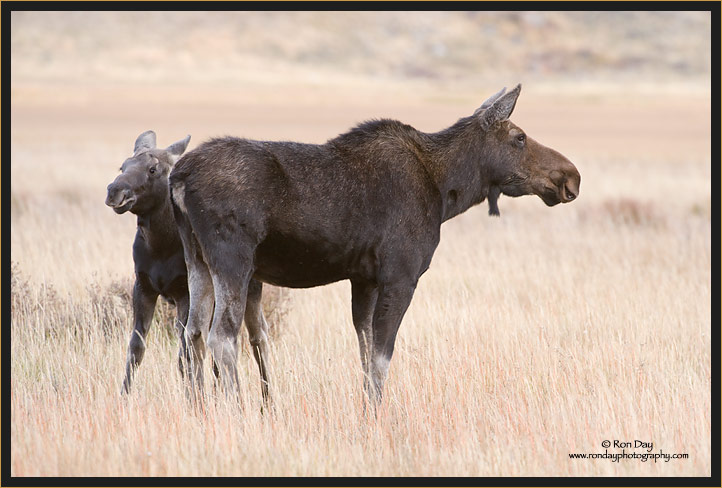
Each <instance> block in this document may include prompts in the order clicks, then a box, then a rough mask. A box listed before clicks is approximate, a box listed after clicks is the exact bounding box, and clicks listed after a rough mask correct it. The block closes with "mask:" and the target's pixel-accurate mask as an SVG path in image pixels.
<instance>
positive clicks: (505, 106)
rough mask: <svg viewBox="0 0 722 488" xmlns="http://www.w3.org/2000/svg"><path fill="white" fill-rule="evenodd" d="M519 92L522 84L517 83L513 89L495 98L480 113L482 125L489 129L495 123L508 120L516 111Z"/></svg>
mask: <svg viewBox="0 0 722 488" xmlns="http://www.w3.org/2000/svg"><path fill="white" fill-rule="evenodd" d="M519 93H521V84H519V85H516V87H515V88H514V89H513V90H512V91H510V92H509V93H507V94H505V95H501V96H499V98H497V99H496V100H494V101H493V102H492V103H491V105H490V106H489V107H488V108H487V109H486V110H484V112H483V113H481V114H480V116H481V127H482V128H483V129H484V130H487V129H488V128H489V127H491V126H492V125H494V124H495V123H497V122H502V121H504V120H507V119H508V118H509V117H510V116H511V113H512V112H513V111H514V107H515V106H516V100H517V98H519ZM492 98H493V97H492ZM484 103H486V102H484ZM482 107H483V105H482Z"/></svg>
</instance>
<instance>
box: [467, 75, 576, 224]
mask: <svg viewBox="0 0 722 488" xmlns="http://www.w3.org/2000/svg"><path fill="white" fill-rule="evenodd" d="M520 92H521V85H517V86H516V87H515V88H514V89H513V90H511V91H510V92H508V93H507V92H506V88H504V89H502V90H501V91H500V92H499V93H496V94H494V95H492V96H491V97H490V98H489V99H488V100H486V101H485V102H484V103H483V104H482V105H481V107H479V108H478V109H477V110H476V112H475V113H474V115H475V116H476V117H477V120H478V121H479V123H480V124H481V128H482V131H483V133H484V136H483V137H484V153H485V154H484V160H485V161H486V162H487V175H488V180H489V182H490V190H489V213H490V214H492V215H498V214H499V211H498V207H497V206H496V198H498V196H499V194H500V193H503V194H504V195H508V196H511V197H518V196H521V195H537V196H539V198H541V199H542V200H543V201H544V203H546V204H547V205H549V206H550V207H551V206H553V205H556V204H558V203H568V202H571V201H572V200H574V199H575V198H576V197H577V196H578V195H579V183H580V181H581V176H580V175H579V171H577V168H576V167H575V166H574V165H573V164H572V163H571V161H569V160H568V159H567V158H566V157H564V156H563V155H561V154H560V153H559V152H557V151H555V150H554V149H550V148H548V147H546V146H544V145H542V144H540V143H538V142H537V141H535V140H534V139H532V138H531V137H528V136H527V135H526V133H524V131H523V130H522V129H520V128H519V127H518V126H517V125H515V124H514V123H513V122H511V121H510V120H509V117H510V116H511V113H512V112H513V111H514V106H515V105H516V101H517V98H519V93H520Z"/></svg>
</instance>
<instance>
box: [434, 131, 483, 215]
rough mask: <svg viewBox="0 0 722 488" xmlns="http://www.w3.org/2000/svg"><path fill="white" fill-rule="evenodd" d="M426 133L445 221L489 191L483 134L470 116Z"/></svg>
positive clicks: (472, 204) (469, 206) (478, 201)
mask: <svg viewBox="0 0 722 488" xmlns="http://www.w3.org/2000/svg"><path fill="white" fill-rule="evenodd" d="M428 137H429V140H430V145H429V153H430V156H431V157H430V158H429V160H428V162H427V165H428V170H429V171H430V172H431V174H432V175H433V178H434V180H435V181H436V185H437V187H438V189H439V192H440V193H441V198H442V200H443V213H442V221H444V222H445V221H447V220H449V219H450V218H452V217H455V216H457V215H459V214H460V213H463V212H465V211H467V210H468V209H469V208H471V207H472V206H474V205H477V204H479V203H481V202H483V201H484V199H485V198H486V196H487V194H488V192H489V181H488V180H489V178H488V177H487V175H486V169H485V166H486V165H485V164H484V162H483V159H484V151H483V137H482V134H481V133H480V132H479V129H478V128H477V127H476V126H475V121H474V120H473V119H472V118H471V117H466V118H463V119H461V120H459V121H458V122H457V123H456V124H454V125H452V126H451V127H449V128H448V129H444V130H442V131H440V132H436V133H434V134H428Z"/></svg>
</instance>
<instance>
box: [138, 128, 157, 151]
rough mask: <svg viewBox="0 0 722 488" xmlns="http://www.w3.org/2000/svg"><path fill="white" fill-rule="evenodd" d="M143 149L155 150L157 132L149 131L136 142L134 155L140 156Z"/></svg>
mask: <svg viewBox="0 0 722 488" xmlns="http://www.w3.org/2000/svg"><path fill="white" fill-rule="evenodd" d="M141 149H155V132H153V131H152V130H147V131H145V132H143V133H142V134H141V135H139V136H138V138H137V139H136V140H135V147H134V148H133V154H138V151H140V150H141Z"/></svg>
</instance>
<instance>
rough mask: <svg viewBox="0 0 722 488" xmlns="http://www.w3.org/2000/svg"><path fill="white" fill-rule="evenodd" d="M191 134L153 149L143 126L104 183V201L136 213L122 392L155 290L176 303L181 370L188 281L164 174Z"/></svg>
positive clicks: (140, 349) (138, 353)
mask: <svg viewBox="0 0 722 488" xmlns="http://www.w3.org/2000/svg"><path fill="white" fill-rule="evenodd" d="M190 138H191V136H187V137H186V138H185V139H183V140H180V141H178V142H176V143H174V144H171V145H170V146H168V147H167V148H165V149H157V148H156V143H155V133H154V132H153V131H147V132H144V133H142V134H141V135H140V136H138V139H137V140H136V141H135V148H134V150H133V156H132V157H130V158H128V159H126V160H125V162H124V163H123V165H122V166H121V167H120V171H121V174H120V175H118V177H117V178H116V179H115V180H114V181H113V182H112V183H111V184H110V185H108V196H107V197H106V199H105V204H106V205H108V206H109V207H111V208H112V209H113V210H115V212H116V213H118V214H123V213H125V212H130V213H133V214H135V215H137V216H138V230H137V232H136V234H135V241H134V242H133V261H134V262H135V285H134V286H133V332H132V334H131V336H130V344H129V345H128V358H127V361H126V366H125V379H124V380H123V392H125V393H127V392H128V391H129V389H130V385H131V382H132V380H133V374H134V372H135V370H136V368H137V367H138V365H139V364H140V362H141V361H142V360H143V354H144V353H145V338H146V336H147V334H148V330H149V328H150V324H151V321H152V319H153V312H154V311H155V304H156V301H157V300H158V295H160V296H162V297H164V298H166V299H167V300H169V301H172V302H173V303H174V304H175V307H176V313H177V317H178V318H177V320H176V329H177V331H178V336H179V337H180V350H179V353H178V356H179V357H178V366H179V368H180V370H181V374H182V373H183V359H184V357H185V356H186V355H187V348H186V346H185V335H184V326H185V323H186V321H187V320H188V306H189V300H188V283H187V278H186V276H187V273H186V265H185V260H184V258H183V246H182V244H181V241H180V237H179V235H178V229H177V227H176V224H175V220H174V219H173V212H172V209H171V205H170V194H169V190H168V174H169V173H170V170H171V168H172V167H173V164H175V162H176V161H177V160H178V158H179V157H180V155H181V154H183V152H184V151H185V150H186V147H187V146H188V142H189V141H190Z"/></svg>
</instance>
